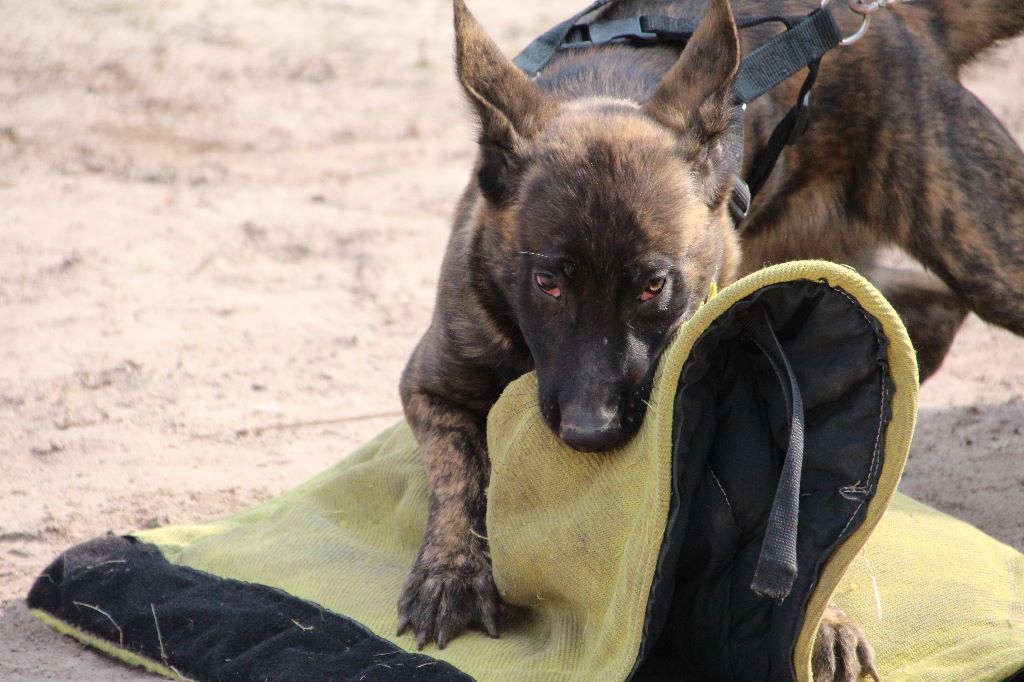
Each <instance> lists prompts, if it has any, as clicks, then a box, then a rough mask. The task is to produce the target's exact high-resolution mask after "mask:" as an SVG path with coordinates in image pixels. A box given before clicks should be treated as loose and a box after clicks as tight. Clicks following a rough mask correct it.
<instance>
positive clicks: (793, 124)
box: [514, 0, 843, 225]
mask: <svg viewBox="0 0 1024 682" xmlns="http://www.w3.org/2000/svg"><path fill="white" fill-rule="evenodd" d="M613 2H615V0H595V1H594V2H593V3H591V4H590V5H589V6H588V7H587V8H586V9H584V10H583V11H581V12H579V13H577V14H576V15H574V16H572V17H570V18H569V19H566V20H565V21H563V22H561V23H560V24H558V25H556V26H554V27H553V28H551V29H549V30H548V31H546V32H545V33H544V34H543V35H541V36H540V37H538V38H537V39H536V40H534V41H533V42H532V43H530V44H529V45H528V46H527V47H526V49H524V50H523V51H522V52H521V53H520V54H519V55H518V56H517V57H516V58H515V60H514V61H515V63H516V65H517V66H518V67H519V68H520V69H522V70H523V71H524V72H525V73H526V74H527V75H528V76H530V77H531V78H532V77H535V76H537V75H538V74H539V73H540V72H541V70H542V69H543V68H544V67H545V66H546V65H547V64H548V62H549V61H551V58H552V57H553V56H554V55H555V53H556V52H557V51H558V50H565V49H578V48H585V47H594V46H600V45H609V44H628V45H636V46H643V45H656V44H661V43H676V44H681V43H686V41H687V40H689V39H690V37H691V36H692V35H693V32H694V31H695V30H696V28H697V20H696V19H690V18H685V17H670V16H664V15H643V16H638V17H629V18H625V19H604V20H602V19H597V18H595V16H594V15H595V14H596V13H597V11H598V10H600V9H601V8H603V7H605V6H607V5H610V4H611V3H613ZM769 22H779V23H782V24H784V25H785V26H786V30H785V31H784V32H782V33H780V34H779V35H777V36H775V37H774V38H772V39H771V40H769V41H768V42H767V43H765V44H764V45H761V46H760V47H758V48H757V49H756V50H754V51H753V52H751V53H750V54H748V55H747V56H746V57H744V58H743V61H742V62H741V64H740V70H739V74H738V75H737V78H736V88H735V89H736V103H737V107H736V111H737V113H736V115H734V117H733V119H734V127H735V128H738V130H733V131H732V132H731V133H730V134H729V135H728V137H727V139H726V141H725V144H726V148H727V158H729V160H730V161H731V162H732V163H733V164H734V165H733V168H734V170H735V175H734V181H733V192H732V196H731V197H730V200H729V210H730V213H731V214H732V216H733V219H734V220H735V221H736V223H737V225H738V224H739V223H740V221H741V220H742V219H743V218H745V217H746V215H747V212H748V211H749V209H750V202H751V200H752V199H753V197H754V196H756V195H757V192H758V191H759V190H760V189H761V188H762V187H763V186H764V183H765V181H766V180H767V179H768V176H769V175H770V174H771V172H772V169H774V167H775V164H776V162H777V161H778V159H779V156H780V155H781V154H782V150H783V149H784V148H785V147H786V145H789V144H792V143H793V142H795V141H796V140H797V139H798V138H799V137H800V135H802V134H803V132H804V131H805V130H806V129H807V126H808V125H809V122H810V103H811V98H810V89H811V86H812V85H813V84H814V80H815V78H816V76H817V72H818V63H819V61H820V60H821V57H822V56H824V54H825V53H826V52H828V51H829V50H831V49H832V48H834V47H836V46H837V45H839V44H840V43H841V41H842V39H843V38H842V35H841V34H840V32H839V27H838V25H837V24H836V21H835V17H833V16H832V12H831V10H829V9H828V8H827V7H824V6H823V7H821V8H819V9H816V10H814V11H813V12H811V13H810V14H808V15H807V16H805V17H791V16H765V17H739V18H737V19H736V25H737V26H738V27H739V28H741V29H743V28H749V27H751V26H757V25H760V24H765V23H769ZM804 68H807V69H808V76H807V78H806V79H805V80H804V84H803V86H802V87H801V88H800V95H799V97H798V98H797V102H796V104H795V105H794V106H793V108H792V109H791V110H790V111H789V113H787V114H786V116H785V117H783V119H782V120H781V121H780V122H779V124H778V125H777V126H776V128H775V130H774V131H773V132H772V135H771V137H770V138H769V141H768V144H767V145H766V146H765V147H764V149H762V150H760V151H759V152H758V153H757V155H756V156H755V157H754V162H753V165H752V166H751V170H750V174H749V176H748V178H747V180H746V181H744V180H743V178H742V177H741V169H742V163H743V146H744V141H743V111H744V109H745V107H746V104H747V103H748V102H752V101H753V100H755V99H757V98H758V97H760V96H761V95H763V94H764V93H766V92H768V91H769V90H771V89H772V88H774V87H775V86H777V85H779V84H780V83H782V82H783V81H785V80H786V79H788V78H789V77H790V76H792V75H794V74H795V73H797V72H798V71H800V70H801V69H804Z"/></svg>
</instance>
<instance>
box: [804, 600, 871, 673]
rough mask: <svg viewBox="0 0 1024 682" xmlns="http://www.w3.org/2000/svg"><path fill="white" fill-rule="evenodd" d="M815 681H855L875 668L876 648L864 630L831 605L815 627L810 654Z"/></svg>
mask: <svg viewBox="0 0 1024 682" xmlns="http://www.w3.org/2000/svg"><path fill="white" fill-rule="evenodd" d="M811 669H812V670H813V672H814V682H857V680H859V679H860V678H861V677H862V676H864V675H870V676H871V678H872V679H874V680H875V682H879V679H878V671H877V670H875V650H874V649H873V648H872V647H871V643H870V642H868V638H867V636H866V635H865V634H864V631H863V630H861V629H860V627H859V626H858V625H857V624H856V623H854V622H853V621H852V620H850V618H849V617H848V616H847V615H846V614H845V613H843V612H842V611H841V610H839V607H837V606H835V605H834V604H829V606H828V608H826V609H825V615H824V616H822V619H821V625H820V626H818V636H817V638H815V640H814V653H813V655H812V656H811Z"/></svg>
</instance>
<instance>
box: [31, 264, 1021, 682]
mask: <svg viewBox="0 0 1024 682" xmlns="http://www.w3.org/2000/svg"><path fill="white" fill-rule="evenodd" d="M758 330H759V331H758ZM766 339H767V341H766ZM916 376H917V369H916V364H915V360H914V353H913V350H912V348H911V346H910V343H909V340H908V338H907V336H906V332H905V330H904V329H903V326H902V324H901V323H900V321H899V319H898V317H897V316H896V314H895V313H894V312H893V310H892V309H891V307H890V306H889V305H888V303H886V301H885V300H884V299H883V298H882V297H881V295H880V294H879V293H878V292H877V291H876V290H875V289H874V288H873V287H872V286H871V285H870V284H868V283H867V281H865V280H864V279H863V278H862V277H860V276H859V275H858V274H856V273H855V272H854V271H853V270H851V269H849V268H846V267H842V266H838V265H834V264H830V263H824V262H817V261H807V262H794V263H787V264H783V265H779V266H773V267H770V268H766V269H765V270H762V271H759V272H757V273H754V274H752V275H750V276H748V277H746V278H744V279H742V280H740V281H739V282H737V283H735V284H733V285H731V286H729V287H728V288H725V289H723V290H722V291H720V292H717V293H713V294H712V295H711V296H710V297H709V300H708V301H707V302H706V303H705V304H704V305H703V306H702V307H701V308H700V310H698V312H697V313H696V314H695V315H694V317H693V318H692V319H691V320H689V321H688V322H687V323H686V324H684V325H683V326H682V328H681V329H680V330H679V331H678V332H677V334H676V335H675V337H674V339H673V341H672V343H671V345H670V346H669V347H668V349H667V350H666V351H665V353H664V354H663V357H662V359H661V361H660V364H659V367H658V370H657V374H656V376H655V377H654V381H653V389H652V392H651V396H650V400H649V408H648V411H647V415H646V417H645V421H644V424H643V426H642V428H641V430H640V432H639V433H638V435H637V436H636V437H635V438H634V439H633V440H632V441H631V442H630V443H629V444H627V445H626V446H624V447H622V448H620V449H618V450H615V451H612V452H608V453H598V454H587V453H580V452H576V451H573V450H571V449H569V448H567V447H566V446H565V445H564V444H562V443H561V442H560V441H559V440H558V439H557V438H556V437H555V436H554V435H553V434H552V433H551V432H550V431H549V430H548V428H547V427H546V426H545V424H544V422H543V420H542V418H541V417H540V415H539V412H538V409H537V405H536V379H535V377H534V376H533V375H532V374H531V375H527V376H524V377H522V378H521V379H519V380H517V381H515V382H513V383H512V384H511V385H510V386H509V387H508V388H507V390H506V391H505V393H504V395H503V396H502V398H501V400H500V401H499V402H498V403H497V404H496V405H495V406H494V408H493V410H492V411H491V413H490V415H489V418H488V447H489V455H490V458H491V463H492V471H491V481H490V488H489V490H488V511H487V534H488V538H489V542H490V547H491V554H492V559H493V566H494V578H495V582H496V584H497V586H498V590H499V593H500V594H501V598H502V601H503V604H504V606H503V610H502V616H501V620H500V622H499V627H500V631H501V637H500V638H499V639H490V638H488V637H486V636H484V635H483V634H481V633H478V632H475V631H472V632H467V633H464V634H462V635H461V636H460V637H458V638H456V639H455V640H453V641H452V642H451V643H450V644H449V645H448V647H447V648H446V649H444V650H443V651H439V650H438V649H437V648H436V647H435V646H428V647H426V648H425V649H424V650H423V652H417V651H416V649H415V639H414V637H413V636H412V635H409V634H407V635H405V636H402V637H398V636H396V635H395V630H396V627H397V614H396V603H397V601H398V596H399V591H400V588H401V585H402V582H403V580H404V578H405V576H406V574H407V572H408V570H409V568H410V567H411V565H412V562H413V560H414V558H415V556H416V552H417V549H418V548H419V544H420V541H421V539H422V536H423V532H424V528H425V522H426V497H427V489H426V483H425V475H424V469H423V464H422V462H421V460H420V457H419V453H418V450H417V447H416V443H415V440H414V439H413V437H412V435H411V433H410V431H409V429H408V427H407V426H406V425H405V424H404V423H399V424H396V425H395V426H393V427H391V428H389V429H387V430H386V431H384V432H383V433H381V434H380V435H378V436H377V437H376V438H374V439H373V440H371V441H370V442H369V443H367V444H366V445H364V446H363V447H361V448H359V449H358V450H357V451H356V452H354V453H353V454H351V455H349V456H348V457H345V458H344V459H343V460H341V461H340V462H339V463H338V464H337V465H335V466H334V467H332V468H331V469H329V470H327V471H325V472H323V473H322V474H320V475H319V476H317V477H316V478H314V479H312V480H310V481H308V482H307V483H305V484H303V485H301V486H299V487H297V488H295V489H294V490H291V491H289V492H287V493H285V494H283V495H281V496H280V497H278V498H276V499H273V500H271V501H269V502H266V503H264V504H261V505H259V506H257V507H255V508H253V509H250V510H246V511H243V512H241V513H238V514H234V515H232V516H229V517H226V518H223V519H217V520H213V521H207V522H203V523H197V524H193V525H183V526H171V527H166V528H159V529H156V530H148V531H141V532H138V533H135V534H133V535H131V536H127V537H113V536H109V537H104V538H97V539H96V540H93V541H90V542H87V543H84V544H82V545H78V546H76V547H73V548H71V549H69V550H68V551H67V552H65V553H64V554H62V555H61V556H60V557H58V558H57V560H55V561H54V562H53V563H52V564H51V565H50V566H49V567H48V568H47V569H46V570H45V571H44V572H43V573H42V574H41V575H40V577H39V579H38V580H37V581H36V583H35V585H34V586H33V588H32V591H31V593H30V594H29V597H28V602H29V606H30V608H31V609H32V611H33V613H34V614H35V615H37V616H38V617H39V618H41V619H42V620H44V621H45V622H47V623H48V624H50V625H52V626H53V627H54V628H56V629H57V630H59V631H60V632H63V633H65V634H68V635H71V636H72V637H75V638H77V639H79V640H81V641H83V642H85V643H86V644H88V645H90V646H93V647H95V648H97V649H100V650H101V651H103V652H105V653H107V654H109V655H112V656H114V657H116V658H118V659H120V660H122V661H124V662H126V663H129V664H134V665H140V666H143V667H145V668H147V669H149V670H151V671H153V672H156V673H160V674H163V675H166V676H168V677H172V678H178V677H185V678H189V679H194V680H243V679H244V680H263V679H269V680H420V679H422V680H468V679H479V680H581V681H582V680H588V681H589V680H621V679H627V678H632V679H666V678H667V679H701V680H703V679H722V680H792V679H797V680H808V679H810V651H811V646H812V643H813V640H814V636H815V632H816V631H817V626H818V623H819V619H820V618H821V614H822V612H823V610H824V608H825V606H826V604H827V602H828V600H829V599H830V598H833V597H834V599H835V600H836V602H837V603H838V604H839V606H841V607H842V608H843V609H844V610H845V611H846V612H847V614H848V615H850V616H852V617H853V618H854V619H855V620H856V621H857V622H858V623H859V624H860V625H861V626H862V627H863V629H864V630H865V631H866V633H867V634H868V636H869V638H870V640H871V641H872V642H873V644H874V647H875V649H876V652H877V654H878V669H879V672H880V673H881V675H882V677H883V679H886V680H951V681H952V680H956V681H961V680H1001V679H1006V678H1009V677H1010V676H1012V675H1014V674H1015V673H1017V672H1018V671H1021V670H1022V669H1024V601H1022V597H1021V595H1022V593H1024V557H1022V555H1021V554H1020V553H1019V552H1017V551H1015V550H1013V549H1012V548H1010V547H1007V546H1005V545H1002V544H1000V543H998V542H997V541H995V540H993V539H991V538H989V537H987V536H985V535H984V534H983V533H981V532H980V531H978V530H977V529H974V528H972V527H970V526H968V525H967V524H964V523H962V522H960V521H957V520H955V519H952V518H950V517H948V516H945V515H943V514H941V513H939V512H937V511H935V510H933V509H930V508H929V507H927V506H925V505H922V504H920V503H917V502H915V501H913V500H910V499H909V498H905V497H902V496H900V495H898V494H895V490H896V485H897V483H898V481H899V478H900V475H901V472H902V470H903V465H904V463H905V460H906V456H907V452H908V449H909V446H910V440H911V435H912V432H913V426H914V419H915V415H916V401H917V379H916ZM796 396H799V398H800V400H795V397H796ZM796 416H800V417H802V428H800V429H799V432H800V433H801V435H802V436H803V448H802V453H801V452H799V450H800V448H795V447H790V446H791V445H792V444H793V441H794V436H793V434H794V433H796V432H797V431H795V430H794V424H799V423H800V420H799V419H796ZM787 472H788V473H787ZM794 472H795V473H794ZM787 481H788V482H789V483H791V484H792V485H789V486H788V487H787ZM780 510H781V511H780ZM786 510H789V511H791V512H792V513H791V514H790V515H789V516H787V515H786V513H785V512H786ZM776 512H778V513H779V517H778V518H776V517H775V513H776ZM780 519H781V520H780ZM787 519H788V520H787ZM769 530H771V531H772V532H770V533H769V532H768V531H769ZM780 530H781V533H777V532H776V531H780ZM766 534H767V535H770V536H771V538H772V539H770V540H769V541H766V539H765V538H766ZM778 537H782V538H783V540H779V539H778ZM773 557H774V559H773ZM780 557H781V558H780ZM787 557H789V558H787ZM766 566H767V568H766ZM787 567H789V568H791V569H793V570H791V571H787V570H786V569H787ZM769 569H771V570H769ZM772 571H774V573H772V575H773V576H774V577H773V578H771V579H770V580H768V581H767V583H770V584H771V585H772V586H773V587H772V588H771V590H770V592H769V593H766V592H765V588H764V584H767V583H765V582H764V580H765V576H766V575H768V574H769V573H771V572H772ZM759 581H760V582H759ZM754 584H760V585H761V587H759V589H754V588H753V587H752V585H754Z"/></svg>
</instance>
